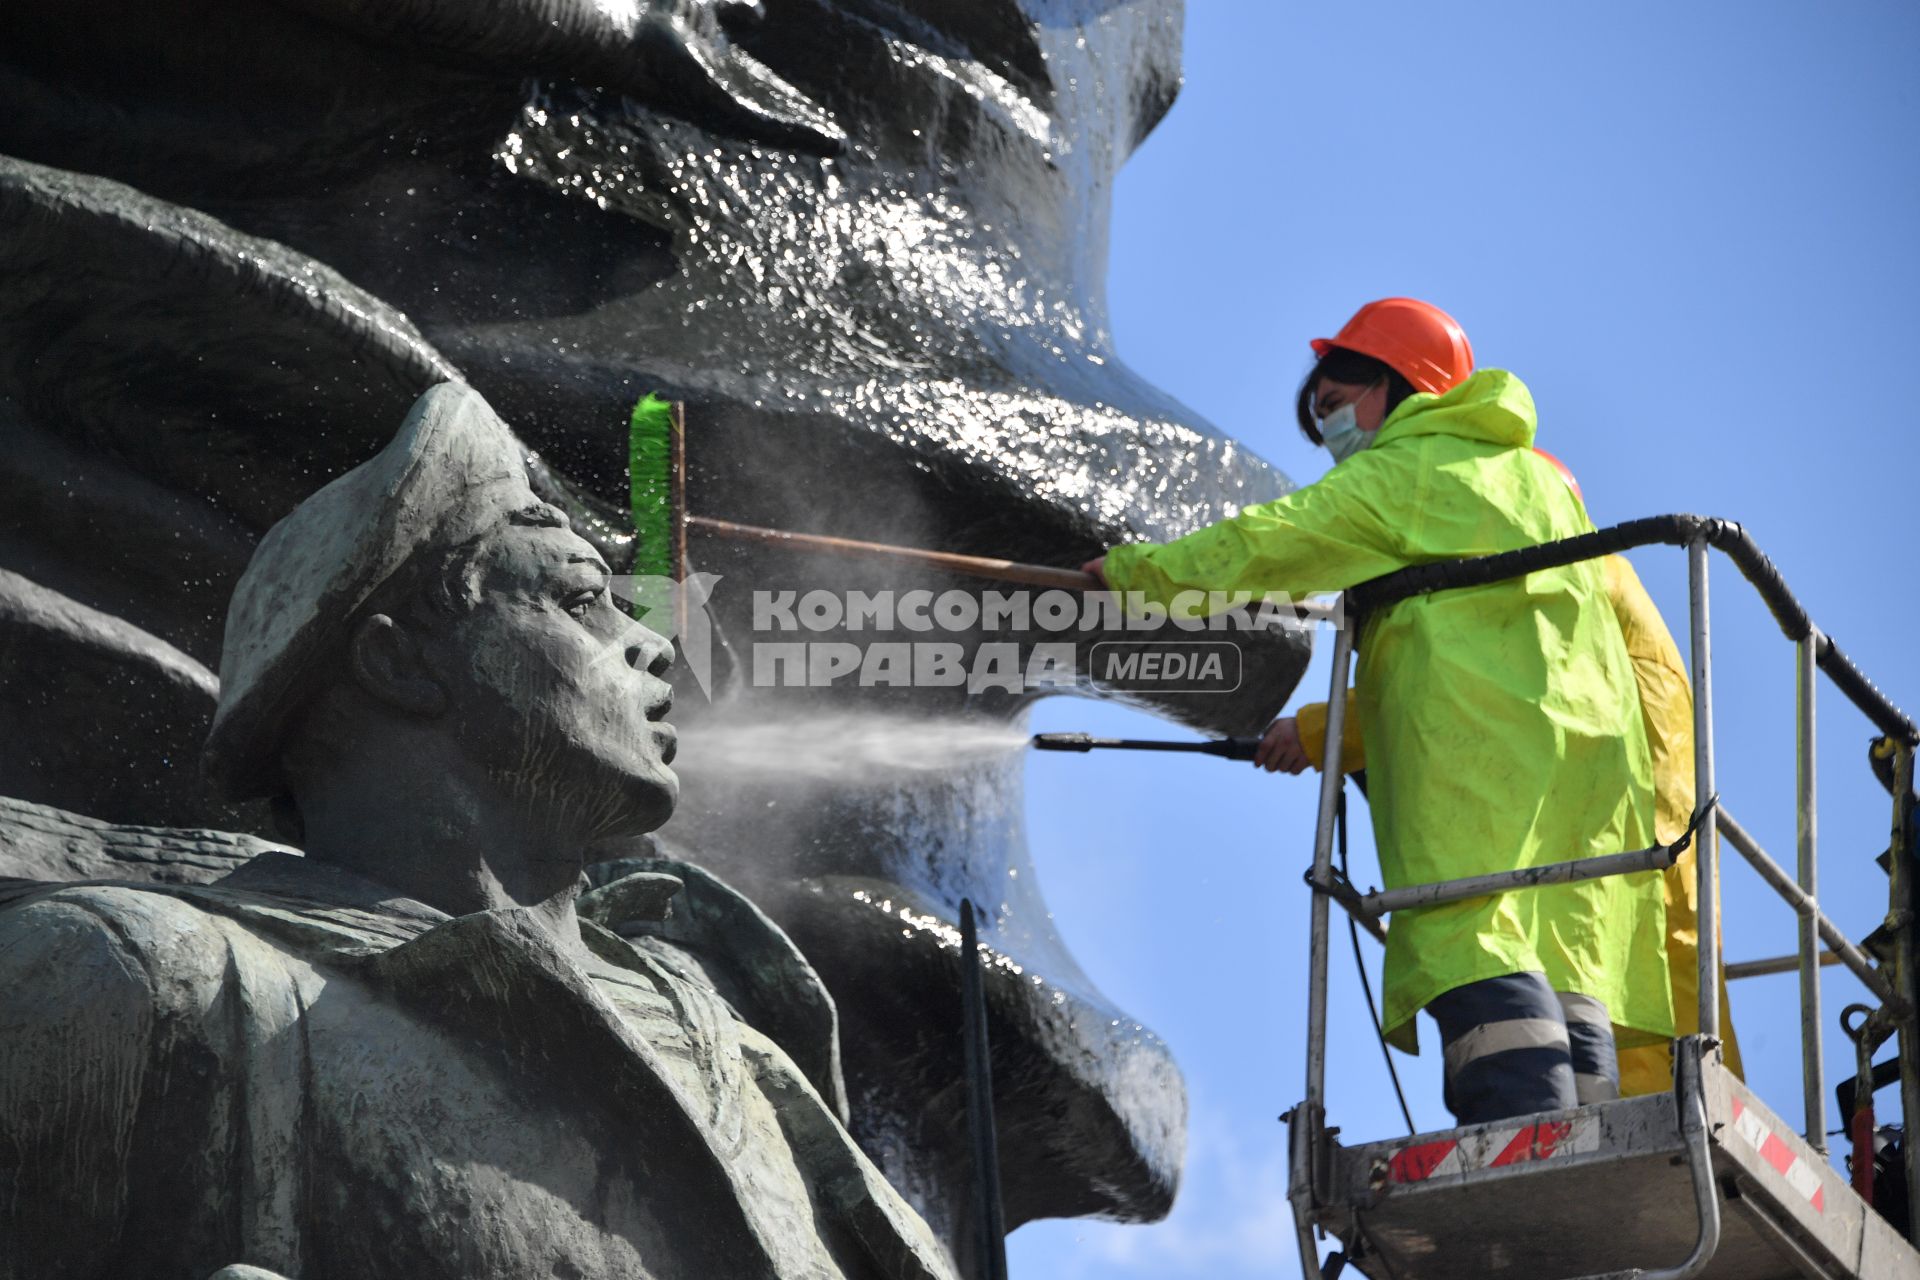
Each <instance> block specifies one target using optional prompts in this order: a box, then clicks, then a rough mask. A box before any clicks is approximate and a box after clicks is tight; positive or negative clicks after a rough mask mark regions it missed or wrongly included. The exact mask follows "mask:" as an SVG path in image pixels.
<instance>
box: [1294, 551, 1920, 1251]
mask: <svg viewBox="0 0 1920 1280" xmlns="http://www.w3.org/2000/svg"><path fill="white" fill-rule="evenodd" d="M1641 526H1645V527H1644V528H1642V527H1641ZM1642 534H1645V535H1646V536H1644V537H1642V536H1640V535H1642ZM1654 541H1664V542H1669V543H1682V544H1683V545H1684V546H1685V547H1686V551H1687V588H1688V592H1687V594H1688V632H1689V640H1690V642H1691V659H1692V660H1691V663H1690V664H1689V665H1690V674H1691V679H1692V684H1693V741H1694V794H1695V796H1696V797H1699V798H1700V799H1699V801H1698V803H1700V804H1701V805H1702V808H1703V811H1702V812H1701V813H1699V814H1698V816H1697V817H1696V821H1695V831H1694V848H1695V849H1696V851H1697V852H1696V855H1695V866H1694V870H1695V877H1696V879H1695V892H1696V901H1697V903H1698V914H1697V927H1698V933H1697V937H1698V954H1699V974H1698V979H1699V991H1698V1013H1699V1022H1698V1027H1699V1033H1698V1034H1697V1035H1692V1036H1682V1037H1678V1038H1677V1039H1676V1040H1675V1042H1674V1096H1675V1106H1676V1109H1677V1113H1678V1116H1679V1120H1680V1125H1681V1132H1682V1136H1683V1138H1684V1140H1685V1142H1686V1145H1687V1163H1688V1167H1689V1170H1690V1172H1691V1175H1692V1182H1693V1191H1694V1199H1695V1203H1696V1206H1697V1208H1698V1211H1699V1215H1700V1234H1699V1237H1698V1239H1697V1240H1696V1242H1695V1247H1694V1251H1693V1253H1692V1254H1691V1255H1690V1256H1689V1257H1688V1259H1687V1260H1686V1261H1685V1262H1683V1263H1682V1264H1681V1265H1680V1266H1679V1267H1676V1268H1673V1269H1669V1270H1651V1271H1649V1270H1633V1271H1625V1272H1612V1273H1607V1274H1606V1275H1603V1276H1602V1275H1596V1276H1589V1277H1582V1278H1581V1280H1630V1278H1638V1280H1691V1278H1692V1277H1694V1276H1697V1275H1699V1274H1700V1272H1702V1271H1703V1270H1705V1269H1706V1267H1707V1265H1708V1263H1709V1262H1710V1261H1711V1260H1712V1258H1713V1255H1714V1252H1715V1251H1716V1250H1717V1249H1718V1248H1719V1240H1720V1226H1721V1222H1720V1198H1719V1191H1718V1188H1717V1187H1716V1186H1715V1184H1714V1181H1713V1168H1712V1155H1711V1152H1710V1150H1709V1143H1708V1135H1707V1131H1706V1125H1707V1119H1706V1098H1705V1090H1704V1084H1703V1072H1702V1065H1701V1064H1702V1063H1703V1061H1705V1060H1706V1055H1708V1054H1710V1053H1718V1051H1719V1047H1720V1000H1719V991H1720V980H1721V978H1722V976H1723V974H1722V970H1721V956H1720V932H1719V894H1718V892H1717V889H1718V883H1719V863H1720V832H1721V831H1722V830H1723V829H1724V830H1725V831H1726V834H1727V839H1728V841H1729V843H1731V844H1732V845H1733V846H1734V848H1735V849H1736V850H1738V851H1739V852H1740V853H1741V854H1742V856H1743V857H1745V859H1746V860H1747V862H1748V863H1749V864H1751V865H1752V866H1753V868H1754V870H1755V871H1756V872H1757V873H1758V874H1759V875H1760V878H1761V879H1762V880H1763V881H1765V882H1766V883H1767V885H1768V886H1769V887H1770V888H1772V889H1773V890H1774V891H1775V892H1776V893H1778V894H1779V895H1780V897H1781V898H1783V899H1784V900H1785V901H1786V902H1787V903H1788V904H1789V905H1790V906H1792V907H1793V908H1794V910H1795V912H1796V913H1798V915H1799V917H1800V919H1799V927H1798V934H1799V936H1798V943H1799V945H1798V948H1797V950H1796V952H1795V954H1794V955H1792V956H1789V957H1779V958H1778V959H1775V960H1761V961H1752V962H1749V963H1747V964H1744V965H1736V966H1728V968H1727V970H1726V973H1725V975H1724V976H1726V977H1734V976H1739V977H1747V976H1752V975H1755V974H1759V973H1776V972H1785V971H1787V970H1788V969H1797V970H1798V971H1799V977H1800V1012H1801V1074H1802V1085H1803V1092H1804V1095H1805V1096H1804V1099H1803V1101H1804V1104H1805V1123H1806V1137H1807V1141H1808V1143H1809V1144H1810V1145H1812V1146H1813V1147H1814V1149H1815V1150H1817V1151H1819V1152H1821V1153H1822V1154H1825V1152H1826V1132H1825V1129H1826V1125H1825V1098H1824V1094H1825V1084H1824V1078H1823V1074H1822V1069H1821V1059H1820V1051H1821V1039H1822V1036H1821V1031H1820V1025H1819V1023H1820V988H1819V981H1820V975H1819V970H1820V967H1821V966H1822V965H1823V964H1831V963H1835V962H1837V963H1840V964H1844V965H1846V966H1847V968H1848V969H1849V970H1850V971H1852V973H1853V974H1854V976H1855V977H1857V978H1859V979H1860V981H1861V982H1862V983H1864V984H1865V985H1866V986H1867V988H1868V989H1869V990H1871V991H1872V992H1873V993H1874V994H1875V995H1876V996H1878V997H1879V998H1880V999H1881V1001H1882V1005H1881V1012H1880V1014H1879V1015H1877V1016H1883V1017H1886V1018H1889V1019H1891V1020H1892V1021H1893V1022H1894V1023H1895V1024H1896V1025H1897V1028H1898V1032H1899V1037H1900V1064H1901V1073H1900V1076H1901V1079H1900V1085H1901V1103H1902V1107H1903V1110H1904V1111H1905V1113H1906V1114H1908V1115H1920V1020H1917V1018H1916V1010H1915V1005H1914V1003H1913V1001H1912V1000H1911V999H1910V998H1909V992H1910V991H1911V990H1912V989H1914V986H1915V978H1916V970H1915V964H1916V958H1917V957H1916V937H1915V934H1916V929H1917V928H1920V922H1916V919H1915V909H1916V900H1917V895H1916V887H1915V878H1916V877H1915V868H1914V867H1913V866H1912V865H1910V863H1911V858H1912V857H1913V855H1914V854H1915V852H1916V850H1915V843H1916V842H1915V840H1914V822H1915V815H1914V812H1913V807H1912V806H1911V805H1910V804H1909V803H1908V797H1909V796H1910V794H1911V791H1912V786H1913V777H1914V750H1915V742H1916V740H1920V731H1916V729H1915V727H1914V725H1913V722H1912V721H1910V720H1908V719H1907V718H1906V717H1905V716H1904V715H1902V714H1901V713H1900V712H1899V711H1898V709H1897V708H1895V707H1893V705H1892V704H1891V703H1890V702H1888V701H1886V699H1885V697H1884V696H1883V695H1881V694H1880V692H1879V690H1878V689H1876V688H1874V687H1873V685H1872V683H1871V682H1870V681H1868V680H1867V679H1866V677H1865V676H1864V675H1862V674H1861V673H1860V672H1859V671H1858V669H1857V668H1855V667H1853V665H1852V664H1851V663H1850V662H1849V661H1848V660H1847V659H1846V657H1845V655H1844V654H1841V653H1840V652H1839V650H1838V648H1837V647H1836V646H1835V645H1834V644H1833V642H1832V640H1831V639H1830V638H1829V637H1827V636H1826V635H1825V634H1824V633H1822V632H1821V631H1820V629H1819V628H1818V627H1816V626H1814V625H1813V621H1812V619H1811V618H1809V617H1807V616H1806V613H1805V610H1804V609H1803V608H1801V607H1800V605H1799V602H1798V601H1797V600H1795V599H1793V597H1792V595H1791V593H1790V592H1788V590H1787V588H1786V585H1785V583H1784V582H1783V581H1782V580H1781V579H1780V577H1779V574H1778V571H1777V570H1775V569H1774V567H1773V565H1772V563H1771V562H1770V561H1768V560H1767V559H1766V557H1765V556H1764V555H1762V554H1761V553H1760V552H1759V549H1758V548H1757V547H1755V546H1753V545H1752V543H1751V540H1749V539H1747V538H1746V535H1745V534H1744V532H1742V531H1741V530H1740V528H1739V526H1738V525H1733V524H1730V523H1728V522H1725V521H1717V520H1703V519H1701V518H1699V517H1693V516H1684V517H1683V516H1670V517H1655V518H1653V519H1650V520H1644V521H1634V522H1630V523H1629V524H1628V525H1621V526H1617V527H1615V528H1612V529H1606V530H1601V531H1600V532H1599V533H1597V534H1588V535H1584V536H1582V537H1577V538H1571V539H1563V540H1561V541H1560V542H1559V543H1549V544H1544V545H1543V546H1540V547H1529V548H1524V549H1522V550H1520V551H1515V552H1506V553H1501V554H1499V555H1494V556H1486V557H1480V558H1478V559H1474V560H1468V561H1460V562H1454V563H1452V564H1450V565H1449V564H1442V565H1433V566H1425V567H1422V568H1419V569H1411V570H1402V571H1400V572H1399V573H1396V574H1391V575H1388V576H1387V577H1386V578H1381V579H1376V580H1374V581H1373V582H1371V583H1364V584H1361V585H1360V586H1359V587H1356V588H1354V589H1353V590H1352V591H1350V592H1348V593H1347V594H1345V595H1343V596H1341V597H1340V600H1339V602H1338V603H1337V605H1336V606H1335V610H1336V611H1337V612H1338V613H1339V614H1344V616H1345V625H1343V626H1341V627H1339V629H1338V630H1337V632H1336V638H1335V645H1334V662H1333V668H1334V669H1333V676H1332V682H1331V683H1332V688H1331V690H1330V692H1329V695H1328V699H1327V732H1326V748H1325V754H1324V758H1323V761H1322V770H1321V775H1320V809H1319V814H1318V818H1317V821H1316V824H1315V830H1314V859H1313V867H1312V869H1311V870H1310V871H1309V872H1308V874H1307V880H1308V883H1309V884H1311V885H1312V886H1313V888H1314V892H1313V893H1312V895H1311V911H1312V926H1311V929H1310V930H1309V945H1310V948H1311V954H1310V961H1309V976H1308V997H1307V1096H1306V1101H1304V1102H1303V1103H1301V1105H1300V1106H1299V1107H1296V1108H1295V1109H1294V1110H1293V1111H1291V1112H1289V1113H1288V1115H1287V1117H1286V1119H1287V1120H1288V1122H1289V1124H1290V1139H1291V1185H1290V1187H1289V1191H1288V1198H1289V1200H1290V1201H1291V1202H1292V1208H1293V1213H1294V1223H1295V1227H1296V1229H1297V1231H1298V1235H1299V1243H1300V1251H1301V1268H1302V1271H1303V1273H1304V1274H1305V1275H1306V1276H1308V1277H1318V1276H1320V1275H1321V1271H1320V1264H1319V1251H1318V1248H1317V1247H1316V1244H1315V1239H1314V1232H1315V1211H1316V1210H1317V1209H1318V1208H1319V1206H1320V1205H1321V1204H1322V1203H1323V1202H1324V1200H1325V1196H1324V1194H1323V1193H1324V1190H1325V1188H1324V1187H1323V1185H1322V1183H1323V1179H1322V1176H1321V1174H1322V1171H1323V1170H1322V1166H1323V1163H1324V1157H1325V1154H1326V1151H1325V1149H1326V1148H1327V1146H1328V1141H1329V1131H1328V1130H1327V1129H1326V1126H1325V1114H1326V1034H1327V939H1328V932H1329V912H1330V903H1329V899H1336V900H1338V901H1339V902H1340V904H1341V906H1342V907H1343V908H1344V909H1345V910H1347V912H1348V913H1349V914H1350V915H1353V916H1355V917H1357V918H1359V919H1360V920H1361V921H1362V922H1363V923H1366V924H1367V925H1368V926H1369V928H1371V929H1375V930H1377V920H1378V918H1379V917H1380V916H1383V915H1386V914H1389V913H1391V912H1392V911H1394V910H1402V909H1406V908H1408V907H1414V906H1427V905H1435V904H1439V903H1444V902H1456V901H1461V900H1463V899H1466V898H1472V897H1482V896H1486V895H1488V894H1493V893H1502V892H1511V891H1514V890H1517V889H1524V888H1532V887H1539V886H1544V885H1552V884H1567V883H1572V882H1576V881H1583V880H1591V879H1598V878H1601V877H1604V876H1612V875H1626V874H1631V873H1634V872H1638V871H1647V870H1654V869H1660V868H1665V867H1670V866H1671V865H1672V863H1673V860H1674V856H1675V855H1674V852H1673V851H1672V850H1671V849H1669V848H1667V847H1666V846H1655V847H1654V848H1651V849H1641V850H1634V851H1631V852H1627V853H1618V854H1607V855H1602V856H1600V857H1595V858H1585V859H1578V860H1575V861H1571V862H1561V863H1553V864H1550V865H1548V866H1545V867H1531V868H1526V869H1524V870H1521V871H1514V872H1498V873H1494V874H1492V875H1486V876H1470V877H1464V878H1461V879H1458V880H1449V881H1439V882H1434V883H1429V884H1424V885H1411V886H1404V887H1402V888H1399V889H1393V890H1384V891H1375V892H1373V893H1369V894H1360V893H1358V892H1357V891H1355V890H1354V889H1353V888H1352V886H1350V885H1345V884H1342V883H1340V882H1337V881H1336V880H1335V879H1334V877H1333V820H1334V808H1335V802H1336V800H1337V797H1338V794H1339V790H1340V788H1341V786H1342V784H1343V782H1344V778H1343V776H1342V774H1341V772H1340V749H1341V741H1342V736H1343V734H1344V731H1345V722H1346V699H1347V668H1348V666H1349V665H1350V664H1351V659H1352V655H1353V645H1354V637H1353V633H1354V630H1355V629H1356V628H1357V627H1358V626H1359V625H1360V615H1361V614H1362V612H1363V611H1364V610H1366V609H1368V608H1377V607H1381V606H1383V605H1386V604H1391V603H1395V602H1397V601H1398V600H1401V599H1405V598H1407V597H1408V596H1411V595H1415V594H1425V593H1428V592H1432V591H1437V590H1446V589H1449V588H1453V587H1464V586H1469V585H1480V583H1481V582H1482V581H1488V582H1491V581H1499V580H1503V579H1504V578H1511V577H1520V576H1524V575H1525V574H1527V573H1529V572H1532V571H1534V570H1536V569H1541V568H1547V567H1552V566H1556V565H1560V564H1571V563H1574V562H1576V561H1580V560H1587V559H1593V558H1597V557H1599V556H1602V555H1606V554H1610V553H1613V552H1617V551H1621V550H1625V549H1626V548H1627V547H1629V546H1638V545H1643V544H1645V543H1647V542H1654ZM1714 546H1718V547H1719V548H1720V549H1721V550H1723V551H1725V552H1726V553H1727V554H1728V555H1729V556H1730V557H1731V558H1732V559H1733V560H1734V561H1735V562H1736V564H1737V565H1738V566H1739V568H1740V569H1741V572H1742V573H1743V574H1745V576H1746V577H1747V578H1748V579H1749V581H1751V582H1752V583H1753V585H1754V586H1755V588H1756V589H1758V590H1759V591H1760V593H1761V595H1762V596H1763V597H1764V598H1765V599H1766V601H1767V604H1768V606H1769V607H1770V608H1771V609H1772V610H1773V611H1774V614H1775V617H1776V618H1777V619H1779V620H1780V622H1781V625H1782V628H1783V629H1785V630H1786V631H1787V634H1788V638H1789V639H1791V640H1793V641H1794V642H1795V645H1796V650H1797V652H1796V664H1795V677H1794V691H1795V735H1794V736H1795V801H1796V804H1795V812H1796V815H1797V823H1796V833H1795V850H1796V854H1797V859H1796V861H1797V866H1796V871H1797V873H1798V874H1797V875H1794V876H1789V875H1788V874H1787V872H1786V871H1785V869H1784V868H1782V867H1781V866H1780V865H1779V864H1778V863H1776V862H1775V861H1774V860H1773V859H1772V858H1771V857H1770V856H1769V855H1768V854H1767V853H1766V851H1765V850H1763V849H1762V848H1761V847H1760V845H1759V843H1758V842H1757V841H1755V840H1754V839H1753V837H1752V836H1751V835H1749V834H1748V833H1747V832H1746V830H1745V829H1744V828H1743V827H1741V826H1740V824H1739V823H1738V822H1736V821H1735V820H1734V819H1733V817H1732V815H1731V814H1728V813H1727V812H1726V811H1725V810H1723V809H1721V808H1720V806H1719V804H1718V803H1717V800H1716V799H1715V797H1716V796H1717V794H1718V792H1717V789H1716V786H1715V778H1714V773H1715V767H1714V765H1715V762H1714V743H1713V647H1712V625H1711V597H1710V592H1709V574H1708V550H1709V548H1710V547H1714ZM1349 606H1352V608H1351V609H1349ZM1818 671H1825V672H1826V673H1827V674H1828V676H1829V677H1830V678H1832V679H1833V680H1834V682H1835V683H1836V684H1837V685H1839V686H1840V688H1841V691H1842V692H1843V693H1845V694H1846V695H1847V697H1848V699H1849V700H1850V701H1852V702H1853V703H1854V704H1855V705H1856V706H1858V707H1860V708H1861V710H1862V711H1864V712H1865V713H1866V714H1867V715H1868V717H1869V718H1870V719H1872V720H1873V721H1874V722H1875V723H1876V724H1877V725H1879V726H1880V727H1882V728H1883V729H1884V730H1886V732H1887V733H1888V734H1889V736H1891V737H1892V738H1893V739H1894V740H1895V741H1896V743H1897V744H1898V747H1899V753H1898V755H1897V756H1896V759H1895V786H1894V796H1895V799H1894V805H1895V820H1894V847H1893V851H1892V857H1891V859H1890V861H1891V867H1890V878H1891V885H1890V888H1889V897H1890V901H1891V908H1890V912H1889V921H1888V922H1889V925H1890V926H1892V932H1893V933H1894V943H1895V957H1894V961H1893V964H1892V965H1891V966H1889V967H1890V968H1891V969H1892V971H1893V974H1894V980H1893V981H1889V979H1888V977H1887V975H1886V974H1885V973H1883V972H1882V971H1881V970H1880V969H1879V968H1877V967H1876V966H1875V965H1874V964H1873V962H1872V961H1871V960H1869V959H1868V958H1867V956H1866V955H1865V954H1864V953H1863V952H1862V951H1861V950H1860V948H1859V947H1857V946H1855V945H1854V944H1853V943H1852V941H1850V940H1849V939H1848V938H1847V937H1846V935H1845V934H1844V933H1842V932H1841V931H1840V930H1839V928H1838V927H1837V926H1835V925H1834V924H1833V922H1832V921H1831V920H1829V919H1828V918H1827V917H1826V915H1825V914H1824V913H1823V912H1822V911H1821V910H1820V906H1819V896H1818V893H1819V869H1818V806H1817V780H1818V779H1817V767H1816V759H1815V750H1816V745H1817V739H1816V736H1815V700H1816V684H1817V681H1816V673H1817V672H1818ZM1376 936H1378V935H1377V933H1376ZM1821 942H1825V943H1826V944H1827V946H1828V947H1829V948H1830V951H1828V952H1822V951H1821V949H1820V945H1819V944H1820V943H1821ZM1906 1158H1907V1185H1908V1198H1909V1213H1910V1215H1911V1221H1912V1222H1913V1223H1914V1224H1915V1226H1916V1232H1915V1239H1916V1240H1920V1143H1911V1144H1909V1145H1908V1147H1907V1152H1906Z"/></svg>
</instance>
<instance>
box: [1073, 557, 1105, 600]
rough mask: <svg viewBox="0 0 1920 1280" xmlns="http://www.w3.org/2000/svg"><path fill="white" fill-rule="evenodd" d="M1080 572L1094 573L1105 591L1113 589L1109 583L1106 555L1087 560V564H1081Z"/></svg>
mask: <svg viewBox="0 0 1920 1280" xmlns="http://www.w3.org/2000/svg"><path fill="white" fill-rule="evenodd" d="M1080 572H1082V573H1090V574H1092V575H1093V576H1094V577H1095V578H1096V579H1098V580H1099V583H1100V587H1101V589H1102V590H1104V591H1111V590H1113V588H1112V587H1109V586H1108V585H1107V558H1106V557H1105V556H1100V557H1099V558H1097V559H1094V560H1089V561H1087V562H1086V563H1085V564H1083V565H1081V566H1080Z"/></svg>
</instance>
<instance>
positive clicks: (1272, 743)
mask: <svg viewBox="0 0 1920 1280" xmlns="http://www.w3.org/2000/svg"><path fill="white" fill-rule="evenodd" d="M1253 763H1254V766H1255V767H1256V768H1260V769H1265V770H1266V771H1267V772H1268V773H1277V772H1279V771H1280V770H1282V769H1284V770H1286V771H1287V772H1288V773H1299V772H1300V771H1302V770H1303V769H1305V768H1307V767H1308V766H1309V765H1310V764H1312V763H1313V762H1312V761H1311V760H1308V759H1307V749H1306V748H1305V747H1303V746H1301V745H1300V721H1299V720H1297V719H1296V718H1295V717H1293V716H1281V717H1280V718H1279V719H1278V720H1275V721H1274V722H1273V723H1272V724H1270V725H1268V726H1267V731H1266V732H1265V733H1263V734H1261V735H1260V745H1259V746H1258V747H1256V748H1254V752H1253Z"/></svg>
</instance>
